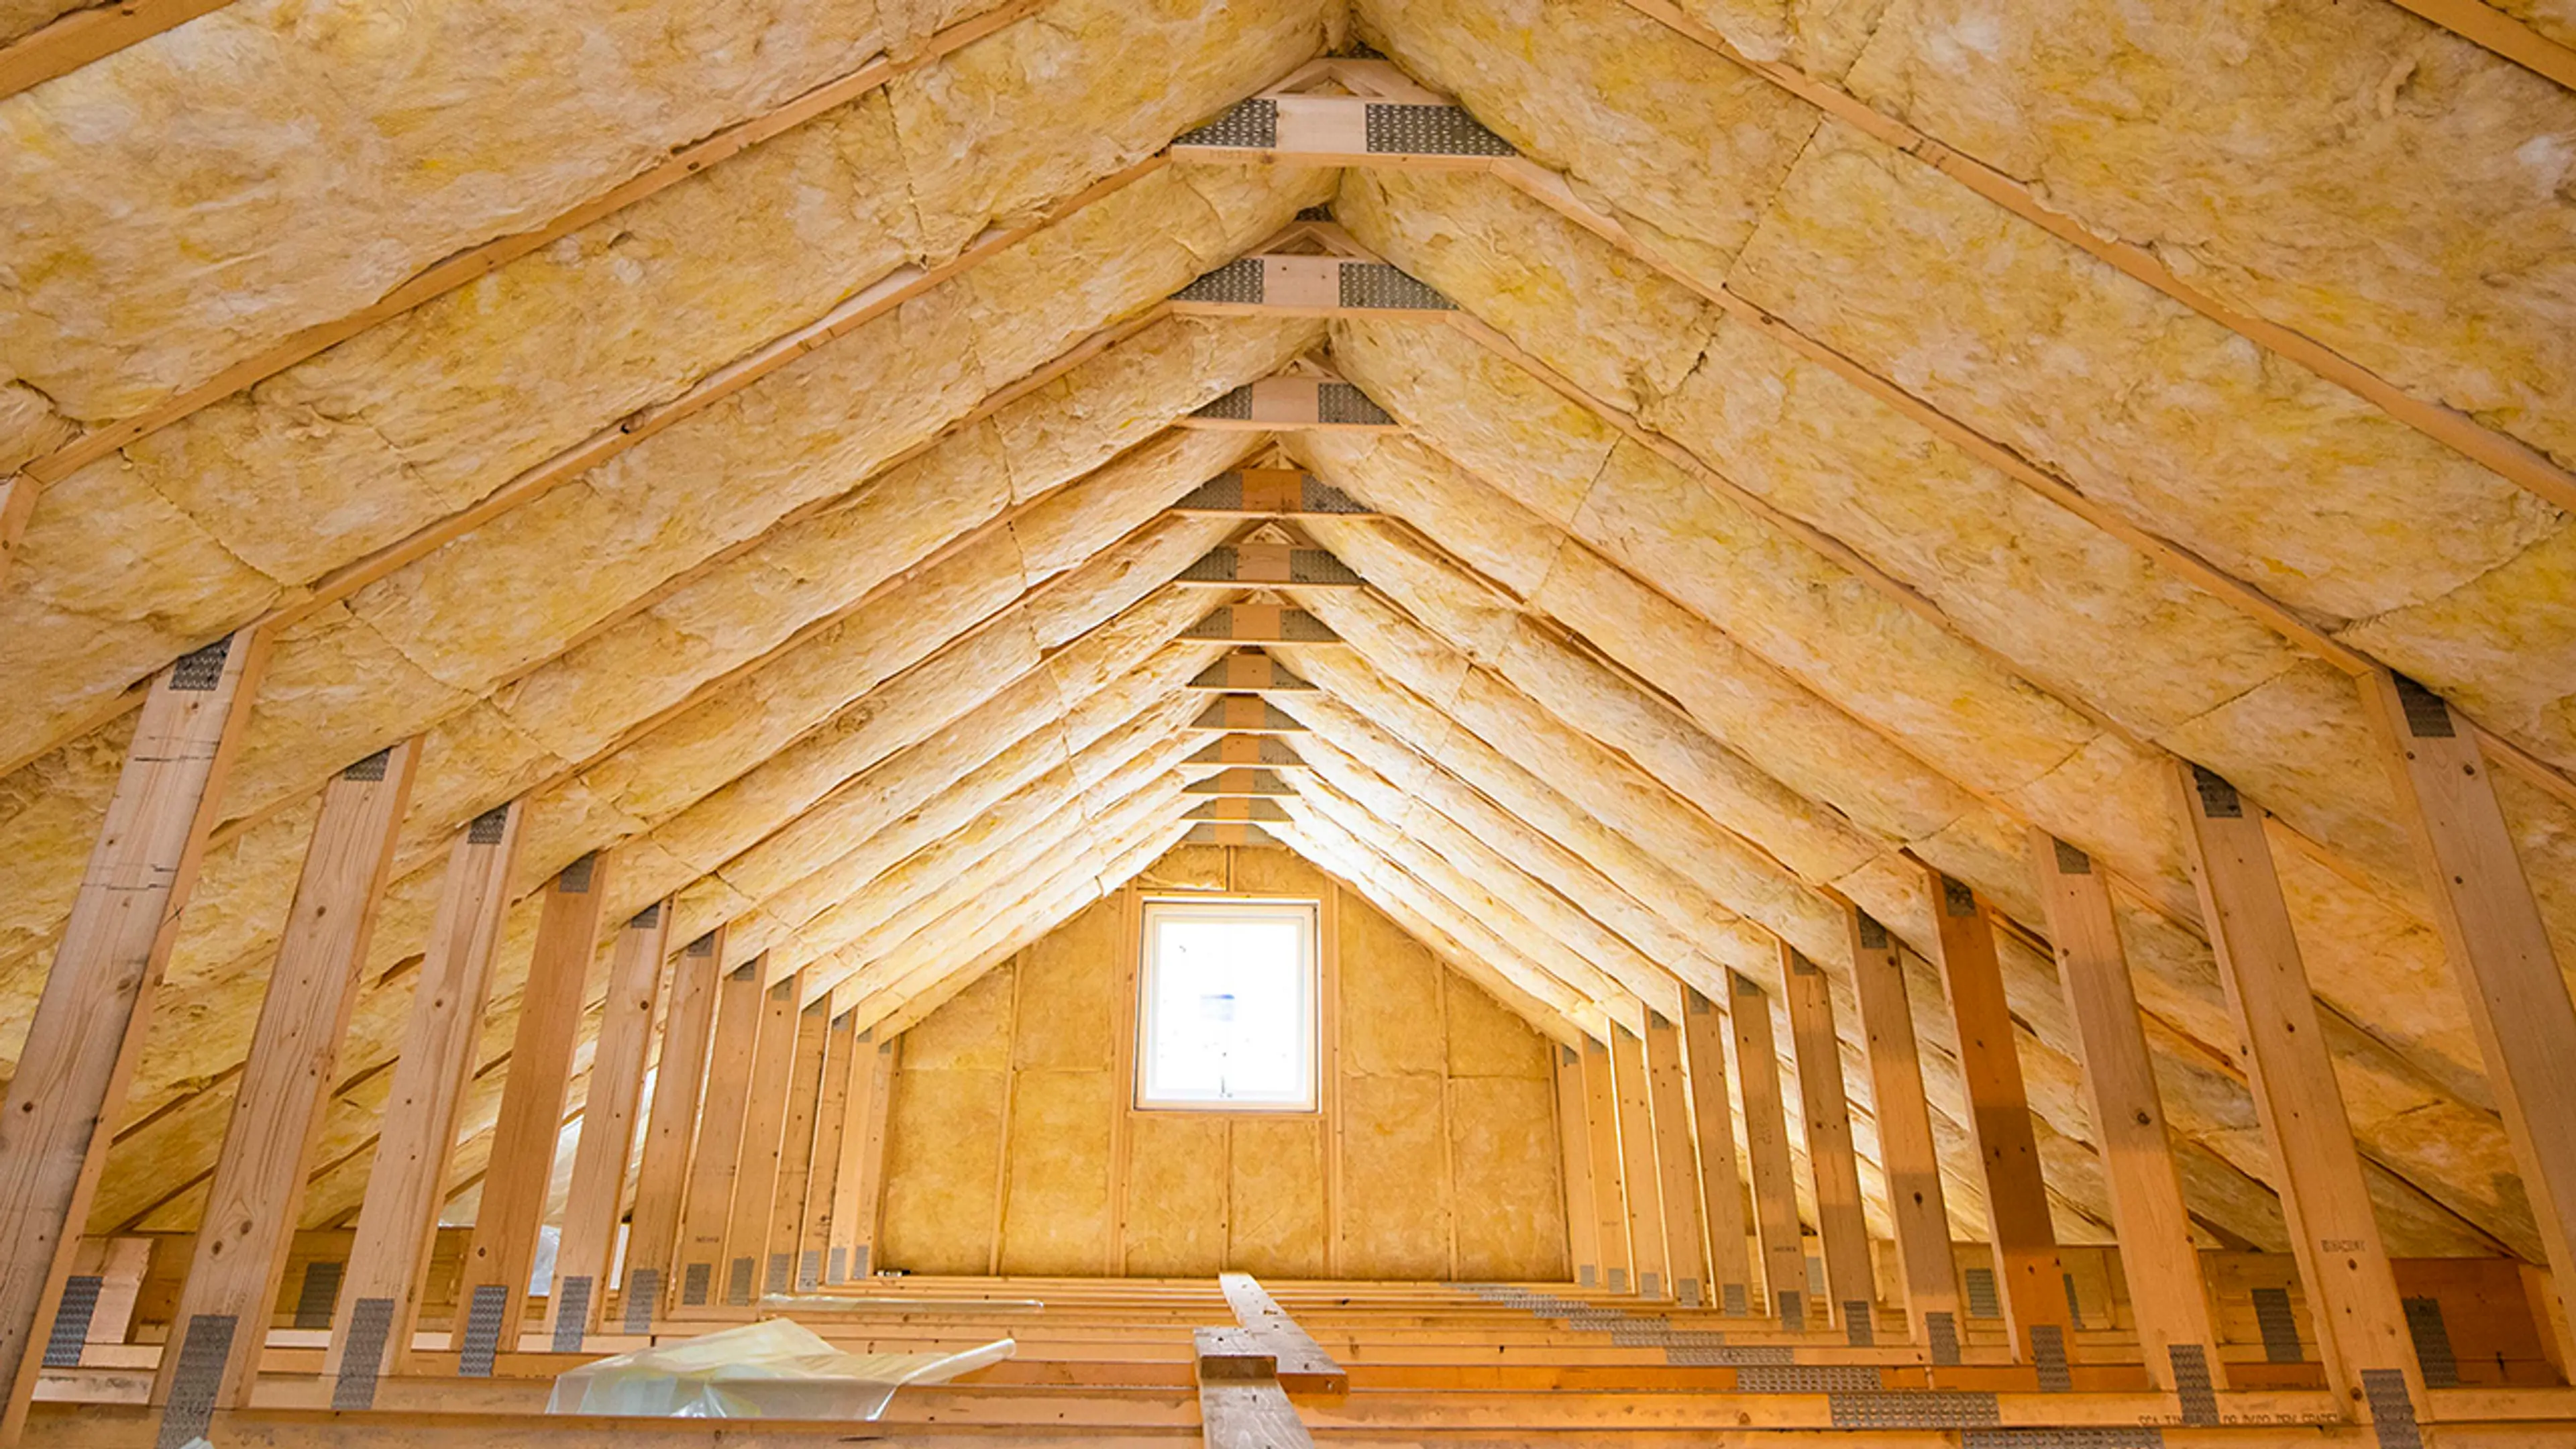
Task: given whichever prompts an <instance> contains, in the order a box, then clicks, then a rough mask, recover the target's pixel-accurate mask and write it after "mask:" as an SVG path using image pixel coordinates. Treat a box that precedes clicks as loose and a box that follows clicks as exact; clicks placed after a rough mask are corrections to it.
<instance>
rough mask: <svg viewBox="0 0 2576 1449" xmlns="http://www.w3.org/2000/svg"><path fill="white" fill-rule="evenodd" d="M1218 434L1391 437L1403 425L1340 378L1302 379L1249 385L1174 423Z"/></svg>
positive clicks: (1268, 380) (1289, 377)
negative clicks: (1332, 434) (1378, 435)
mask: <svg viewBox="0 0 2576 1449" xmlns="http://www.w3.org/2000/svg"><path fill="white" fill-rule="evenodd" d="M1173 425H1174V426H1175V427H1183V428H1200V429H1214V430H1217V431H1220V432H1225V431H1231V432H1243V433H1268V432H1330V433H1392V432H1398V431H1401V425H1400V424H1399V423H1397V422H1396V420H1395V418H1394V416H1393V415H1392V414H1390V413H1389V412H1387V410H1386V409H1384V408H1382V407H1379V406H1378V405H1377V404H1376V403H1375V402H1373V401H1371V400H1370V398H1369V395H1368V394H1367V393H1364V392H1362V391H1360V390H1359V388H1357V387H1356V386H1353V385H1352V384H1350V383H1347V382H1344V381H1342V380H1341V379H1339V378H1331V377H1311V376H1306V375H1302V374H1293V375H1283V376H1279V377H1265V378H1262V379H1260V380H1258V381H1256V382H1249V383H1245V384H1244V385H1243V386H1241V387H1238V388H1236V389H1234V390H1233V391H1232V392H1229V393H1227V394H1225V395H1224V396H1222V397H1220V398H1217V399H1216V400H1215V401H1213V402H1209V403H1203V404H1201V405H1200V406H1199V407H1198V408H1197V409H1196V410H1195V411H1193V412H1191V413H1189V414H1187V415H1185V416H1183V417H1180V418H1177V419H1175V420H1174V422H1173Z"/></svg>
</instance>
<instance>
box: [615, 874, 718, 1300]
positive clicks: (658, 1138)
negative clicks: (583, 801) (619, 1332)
mask: <svg viewBox="0 0 2576 1449" xmlns="http://www.w3.org/2000/svg"><path fill="white" fill-rule="evenodd" d="M662 918H663V920H664V921H665V922H667V921H668V919H669V912H668V910H667V909H666V910H665V911H664V912H663V913H662ZM723 965H724V928H723V927H721V926H719V927H717V928H716V929H715V930H713V931H711V932H709V933H707V934H706V935H704V936H700V937H699V938H698V939H696V940H695V941H692V942H690V943H689V944H688V945H687V946H685V947H683V948H682V949H681V951H680V953H679V955H678V956H677V957H676V958H675V959H674V960H673V962H672V965H671V1006H670V1009H669V1011H668V1012H666V1013H665V1015H664V1019H663V1023H662V1049H661V1050H662V1064H661V1067H660V1068H659V1069H658V1070H657V1071H655V1072H654V1074H653V1101H652V1107H651V1110H650V1112H649V1114H648V1115H647V1116H646V1118H645V1123H644V1145H643V1150H642V1153H641V1157H640V1160H639V1161H638V1162H637V1165H636V1169H635V1206H634V1209H633V1211H632V1212H631V1213H629V1214H628V1218H627V1228H626V1277H625V1281H624V1282H623V1283H621V1284H619V1285H618V1286H619V1289H620V1301H621V1303H622V1304H623V1306H624V1310H625V1314H624V1317H625V1325H624V1326H625V1328H626V1331H627V1332H629V1333H640V1332H643V1331H644V1330H645V1329H647V1328H648V1327H650V1326H651V1324H652V1321H653V1319H654V1318H655V1317H656V1316H657V1315H658V1314H659V1313H660V1311H661V1308H662V1305H663V1304H664V1303H666V1302H668V1301H669V1300H670V1297H671V1294H672V1292H673V1290H674V1286H675V1284H676V1282H677V1278H678V1271H679V1270H678V1266H677V1265H678V1262H679V1246H680V1220H681V1214H682V1212H683V1210H684V1207H685V1203H686V1200H685V1193H686V1189H687V1186H688V1180H689V1152H690V1147H691V1145H692V1144H693V1143H694V1142H695V1141H696V1137H697V1130H698V1105H699V1102H700V1100H701V1095H700V1089H701V1087H702V1086H703V1085H704V1084H705V1080H706V1076H707V1057H708V1054H709V1053H710V1051H712V1050H713V1043H712V1041H711V1040H710V1037H711V1036H712V1034H713V1033H714V1030H715V1020H716V1000H717V996H718V994H719V988H718V983H719V980H720V978H721V976H722V973H723Z"/></svg>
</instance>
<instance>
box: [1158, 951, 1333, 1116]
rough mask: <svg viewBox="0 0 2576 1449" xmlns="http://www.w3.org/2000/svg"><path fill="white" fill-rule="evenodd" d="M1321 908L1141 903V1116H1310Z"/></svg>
mask: <svg viewBox="0 0 2576 1449" xmlns="http://www.w3.org/2000/svg"><path fill="white" fill-rule="evenodd" d="M1318 913H1319V907H1318V904H1317V903H1316V902H1314V901H1279V900H1260V901H1253V900H1228V901H1209V900H1189V901H1154V900H1149V901H1146V902H1145V903H1144V921H1143V930H1142V931H1141V932H1139V936H1140V942H1141V949H1142V951H1143V956H1144V959H1143V960H1142V961H1141V962H1140V963H1139V969H1138V971H1137V977H1136V982H1137V1003H1136V1005H1137V1012H1136V1020H1137V1041H1136V1048H1137V1050H1136V1105H1137V1106H1138V1107H1141V1108H1147V1109H1159V1110H1181V1111H1202V1112H1312V1111H1315V1110H1317V1108H1318V1105H1319V1103H1318V1099H1317V1095H1316V1078H1317V1075H1318V1074H1317V1071H1316V1002H1317V998H1318V995H1319V991H1318V981H1319V973H1318V968H1317V947H1316V942H1317V936H1318V930H1317V917H1318Z"/></svg>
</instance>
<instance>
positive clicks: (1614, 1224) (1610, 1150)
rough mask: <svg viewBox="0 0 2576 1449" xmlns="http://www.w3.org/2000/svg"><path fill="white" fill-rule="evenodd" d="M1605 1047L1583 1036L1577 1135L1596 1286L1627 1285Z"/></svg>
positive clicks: (1614, 1098)
mask: <svg viewBox="0 0 2576 1449" xmlns="http://www.w3.org/2000/svg"><path fill="white" fill-rule="evenodd" d="M1610 1076H1611V1073H1610V1048H1608V1047H1607V1046H1604V1045H1602V1044H1601V1043H1600V1042H1597V1041H1594V1040H1593V1039H1592V1038H1590V1037H1585V1038H1584V1039H1583V1135H1584V1137H1585V1138H1586V1139H1587V1140H1588V1141H1589V1142H1590V1143H1591V1144H1592V1207H1593V1211H1594V1212H1595V1213H1596V1214H1598V1216H1599V1222H1600V1237H1601V1286H1602V1287H1604V1288H1606V1289H1608V1290H1609V1291H1611V1292H1613V1293H1627V1292H1630V1291H1632V1290H1633V1288H1634V1284H1635V1278H1634V1276H1633V1275H1632V1274H1631V1272H1630V1269H1631V1267H1632V1266H1633V1265H1634V1263H1635V1261H1636V1260H1635V1258H1634V1257H1633V1256H1632V1255H1631V1254H1630V1251H1629V1244H1628V1182H1627V1173H1626V1171H1625V1169H1623V1168H1622V1167H1621V1165H1620V1162H1619V1094H1618V1091H1617V1089H1616V1088H1615V1087H1614V1086H1613V1085H1612V1084H1611V1080H1610Z"/></svg>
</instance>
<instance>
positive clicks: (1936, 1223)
mask: <svg viewBox="0 0 2576 1449" xmlns="http://www.w3.org/2000/svg"><path fill="white" fill-rule="evenodd" d="M1844 911H1845V915H1846V916H1847V918H1848V922H1849V925H1850V931H1851V946H1852V994H1853V996H1854V997H1855V998H1856V999H1857V1000H1858V1001H1859V1003H1860V1025H1861V1034H1862V1039H1863V1043H1864V1045H1865V1046H1866V1048H1867V1055H1868V1059H1869V1084H1870V1101H1871V1105H1872V1107H1873V1108H1875V1118H1876V1123H1877V1127H1878V1154H1879V1169H1880V1171H1881V1173H1882V1174H1883V1175H1884V1176H1885V1178H1886V1180H1887V1197H1888V1216H1889V1218H1890V1219H1891V1221H1892V1222H1893V1224H1894V1226H1895V1229H1896V1239H1895V1247H1896V1259H1897V1282H1898V1285H1899V1286H1900V1287H1901V1288H1902V1289H1903V1290H1904V1294H1905V1298H1904V1308H1905V1317H1906V1321H1907V1323H1908V1325H1909V1326H1910V1327H1911V1328H1912V1330H1913V1333H1914V1338H1915V1341H1916V1342H1917V1343H1921V1344H1923V1345H1925V1346H1926V1347H1927V1349H1928V1350H1929V1351H1930V1353H1931V1355H1932V1361H1933V1362H1934V1363H1936V1364H1944V1363H1956V1362H1958V1361H1959V1342H1960V1340H1959V1329H1960V1322H1959V1266H1958V1262H1957V1260H1956V1255H1955V1254H1953V1252H1952V1251H1951V1248H1950V1208H1949V1201H1948V1197H1947V1195H1946V1194H1945V1193H1944V1192H1943V1191H1942V1187H1941V1159H1940V1155H1939V1151H1938V1144H1937V1142H1936V1140H1935V1139H1934V1137H1933V1136H1932V1107H1931V1103H1930V1101H1929V1100H1928V1099H1927V1098H1926V1097H1925V1096H1924V1093H1923V1056H1922V1050H1921V1047H1920V1044H1919V1043H1918V1042H1917V1041H1916V1040H1915V1035H1914V1007H1913V1003H1912V1001H1911V1000H1910V998H1909V995H1908V992H1907V990H1906V986H1905V958H1904V954H1903V947H1902V946H1901V945H1899V943H1898V942H1897V939H1896V935H1895V933H1894V932H1892V931H1890V930H1888V929H1887V927H1885V926H1883V925H1881V924H1879V922H1878V921H1877V920H1876V919H1875V918H1873V917H1872V916H1870V914H1869V913H1868V912H1866V911H1864V910H1862V909H1860V908H1859V907H1858V906H1852V905H1848V904H1847V905H1846V906H1845V907H1844Z"/></svg>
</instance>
